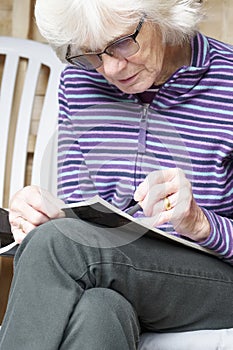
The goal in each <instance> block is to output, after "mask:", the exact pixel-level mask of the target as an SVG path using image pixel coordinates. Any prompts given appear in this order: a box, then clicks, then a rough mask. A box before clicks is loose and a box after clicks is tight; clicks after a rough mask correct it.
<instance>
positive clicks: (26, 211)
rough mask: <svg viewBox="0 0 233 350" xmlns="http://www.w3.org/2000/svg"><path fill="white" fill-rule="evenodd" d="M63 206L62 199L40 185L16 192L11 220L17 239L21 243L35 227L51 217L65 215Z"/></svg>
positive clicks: (13, 198) (11, 203)
mask: <svg viewBox="0 0 233 350" xmlns="http://www.w3.org/2000/svg"><path fill="white" fill-rule="evenodd" d="M63 207H64V202H63V201H62V200H60V199H58V198H56V197H54V196H53V195H52V194H51V193H50V192H48V191H47V190H43V189H41V188H40V187H38V186H26V187H24V188H23V189H21V190H20V191H18V192H16V194H15V195H14V196H13V197H12V199H11V200H10V206H9V220H10V224H11V231H12V233H13V236H14V239H15V241H16V242H17V243H21V242H22V240H23V239H24V238H25V236H26V235H27V234H28V233H29V232H30V231H31V230H32V229H34V228H35V227H37V226H39V225H41V224H43V223H45V222H47V221H49V220H50V219H55V218H61V217H64V216H65V213H64V212H63V211H62V210H61V208H63Z"/></svg>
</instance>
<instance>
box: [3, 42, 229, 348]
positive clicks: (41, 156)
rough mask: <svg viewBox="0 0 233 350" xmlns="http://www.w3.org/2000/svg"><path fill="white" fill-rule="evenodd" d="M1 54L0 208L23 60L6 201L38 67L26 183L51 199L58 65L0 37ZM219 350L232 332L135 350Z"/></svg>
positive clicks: (157, 338)
mask: <svg viewBox="0 0 233 350" xmlns="http://www.w3.org/2000/svg"><path fill="white" fill-rule="evenodd" d="M2 54H4V55H7V58H6V60H5V67H4V71H3V78H2V84H1V93H0V147H1V148H0V149H1V152H0V203H2V201H3V193H4V171H3V170H4V169H5V167H6V163H7V158H6V154H7V145H8V132H9V130H10V126H11V125H10V116H11V110H12V103H13V96H14V87H15V82H16V75H17V67H18V62H19V59H20V57H26V58H27V59H28V61H29V62H28V69H27V72H26V77H25V84H24V86H23V90H22V97H21V103H20V108H19V114H18V122H17V127H16V134H15V140H14V148H13V149H12V153H13V161H12V171H11V180H10V196H11V195H12V194H13V193H14V192H16V191H17V190H18V189H20V188H22V187H23V186H24V179H25V167H26V159H27V143H28V137H29V131H30V121H31V114H32V106H33V101H34V95H35V90H36V85H37V80H38V75H39V70H40V67H41V65H42V64H43V65H46V66H48V67H49V68H50V78H49V82H48V87H47V91H46V96H45V100H44V105H43V110H42V114H41V118H40V124H39V129H38V134H37V141H36V146H35V153H34V160H33V167H32V179H31V183H33V184H38V185H41V186H42V187H43V188H46V189H48V190H50V191H51V192H52V193H54V194H56V122H57V110H58V106H57V86H58V82H59V76H60V71H61V69H62V68H63V65H62V64H61V63H60V62H59V60H58V59H57V57H56V56H55V54H54V52H53V51H52V50H51V49H50V47H49V46H47V45H45V44H40V43H38V42H33V41H30V40H23V39H14V38H7V37H0V56H1V55H2ZM0 206H1V204H0ZM213 312H214V310H213ZM220 349H221V350H233V329H229V330H218V331H196V332H184V333H169V334H156V333H147V334H146V333H145V334H143V335H142V337H141V341H140V346H139V350H220Z"/></svg>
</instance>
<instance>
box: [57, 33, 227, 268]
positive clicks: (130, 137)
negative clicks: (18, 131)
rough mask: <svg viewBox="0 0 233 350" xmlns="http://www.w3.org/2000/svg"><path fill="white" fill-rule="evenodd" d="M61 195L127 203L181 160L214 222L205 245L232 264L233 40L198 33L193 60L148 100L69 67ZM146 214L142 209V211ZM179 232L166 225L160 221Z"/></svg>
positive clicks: (63, 90)
mask: <svg viewBox="0 0 233 350" xmlns="http://www.w3.org/2000/svg"><path fill="white" fill-rule="evenodd" d="M59 103H60V114H59V147H58V148H59V152H58V195H59V197H60V198H62V199H63V200H65V201H66V202H67V203H73V202H77V201H82V200H85V199H88V198H90V197H92V196H94V195H96V194H99V195H100V196H101V197H102V198H104V199H105V200H107V201H109V202H111V203H112V204H113V205H115V206H117V207H118V208H121V209H122V210H124V209H125V208H127V207H128V206H129V205H130V203H131V200H132V198H133V194H134V191H135V189H136V187H137V186H138V185H139V184H140V183H141V182H142V181H143V179H144V178H145V177H146V175H147V174H148V173H150V172H151V171H154V170H157V169H165V168H169V167H179V168H181V169H183V170H184V172H185V174H186V176H187V177H188V179H189V180H190V181H191V183H192V188H193V194H194V197H195V199H196V202H197V203H198V205H199V206H200V207H201V208H202V209H203V210H204V211H205V214H206V216H207V218H208V219H209V221H210V224H211V228H212V229H211V235H210V236H209V238H208V239H207V240H206V241H205V242H202V243H200V244H201V245H203V246H205V247H208V248H210V249H212V250H214V251H216V252H217V253H218V254H219V255H220V256H221V257H222V258H223V259H224V260H225V261H227V262H229V263H231V264H233V220H232V219H233V47H232V46H230V45H227V44H224V43H221V42H218V41H217V40H214V39H211V38H207V37H205V36H203V35H202V34H200V33H199V34H198V35H197V36H196V37H195V38H194V39H193V41H192V62H191V64H190V66H183V67H181V68H180V69H178V70H177V71H176V72H175V73H174V74H173V75H172V76H171V77H170V78H169V79H168V80H167V81H166V82H165V83H164V84H163V85H162V86H161V87H160V88H159V90H158V92H157V93H156V94H155V97H154V99H153V101H152V102H151V103H150V105H149V106H148V105H145V104H143V103H142V102H141V101H140V99H139V98H138V96H137V95H129V94H125V93H123V92H121V91H120V90H119V89H118V88H116V87H115V86H113V85H111V84H109V83H108V82H107V81H106V80H105V79H104V78H103V77H102V76H101V75H100V74H99V73H97V72H95V71H89V72H87V71H82V70H79V69H77V68H75V67H72V66H68V67H66V68H65V70H64V72H63V73H62V76H61V83H60V89H59ZM141 215H142V213H141ZM161 228H162V229H163V228H164V229H165V230H167V231H169V232H171V233H173V234H174V232H173V229H172V227H170V225H169V224H167V225H163V226H162V227H161Z"/></svg>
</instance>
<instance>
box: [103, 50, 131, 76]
mask: <svg viewBox="0 0 233 350" xmlns="http://www.w3.org/2000/svg"><path fill="white" fill-rule="evenodd" d="M102 61H103V66H102V67H103V70H104V73H105V75H107V76H109V77H111V76H114V75H115V74H117V73H119V72H120V71H122V70H123V69H125V67H126V66H127V60H126V59H125V58H124V57H114V56H109V55H102Z"/></svg>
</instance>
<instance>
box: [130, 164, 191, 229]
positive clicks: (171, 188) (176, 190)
mask: <svg viewBox="0 0 233 350" xmlns="http://www.w3.org/2000/svg"><path fill="white" fill-rule="evenodd" d="M134 199H135V200H137V201H139V200H140V203H141V207H142V208H143V211H144V214H145V216H148V217H152V216H153V217H154V223H155V225H161V224H163V223H165V222H168V221H172V220H179V218H182V216H183V215H184V213H185V210H186V208H189V206H190V202H191V200H192V188H191V184H190V182H189V181H188V179H187V178H186V176H185V174H184V172H183V171H182V170H181V169H177V168H172V169H164V170H159V171H154V172H152V173H150V174H149V175H148V176H147V177H146V179H145V180H144V181H143V182H142V183H141V184H140V185H139V186H138V188H137V190H136V191H135V196H134Z"/></svg>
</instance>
